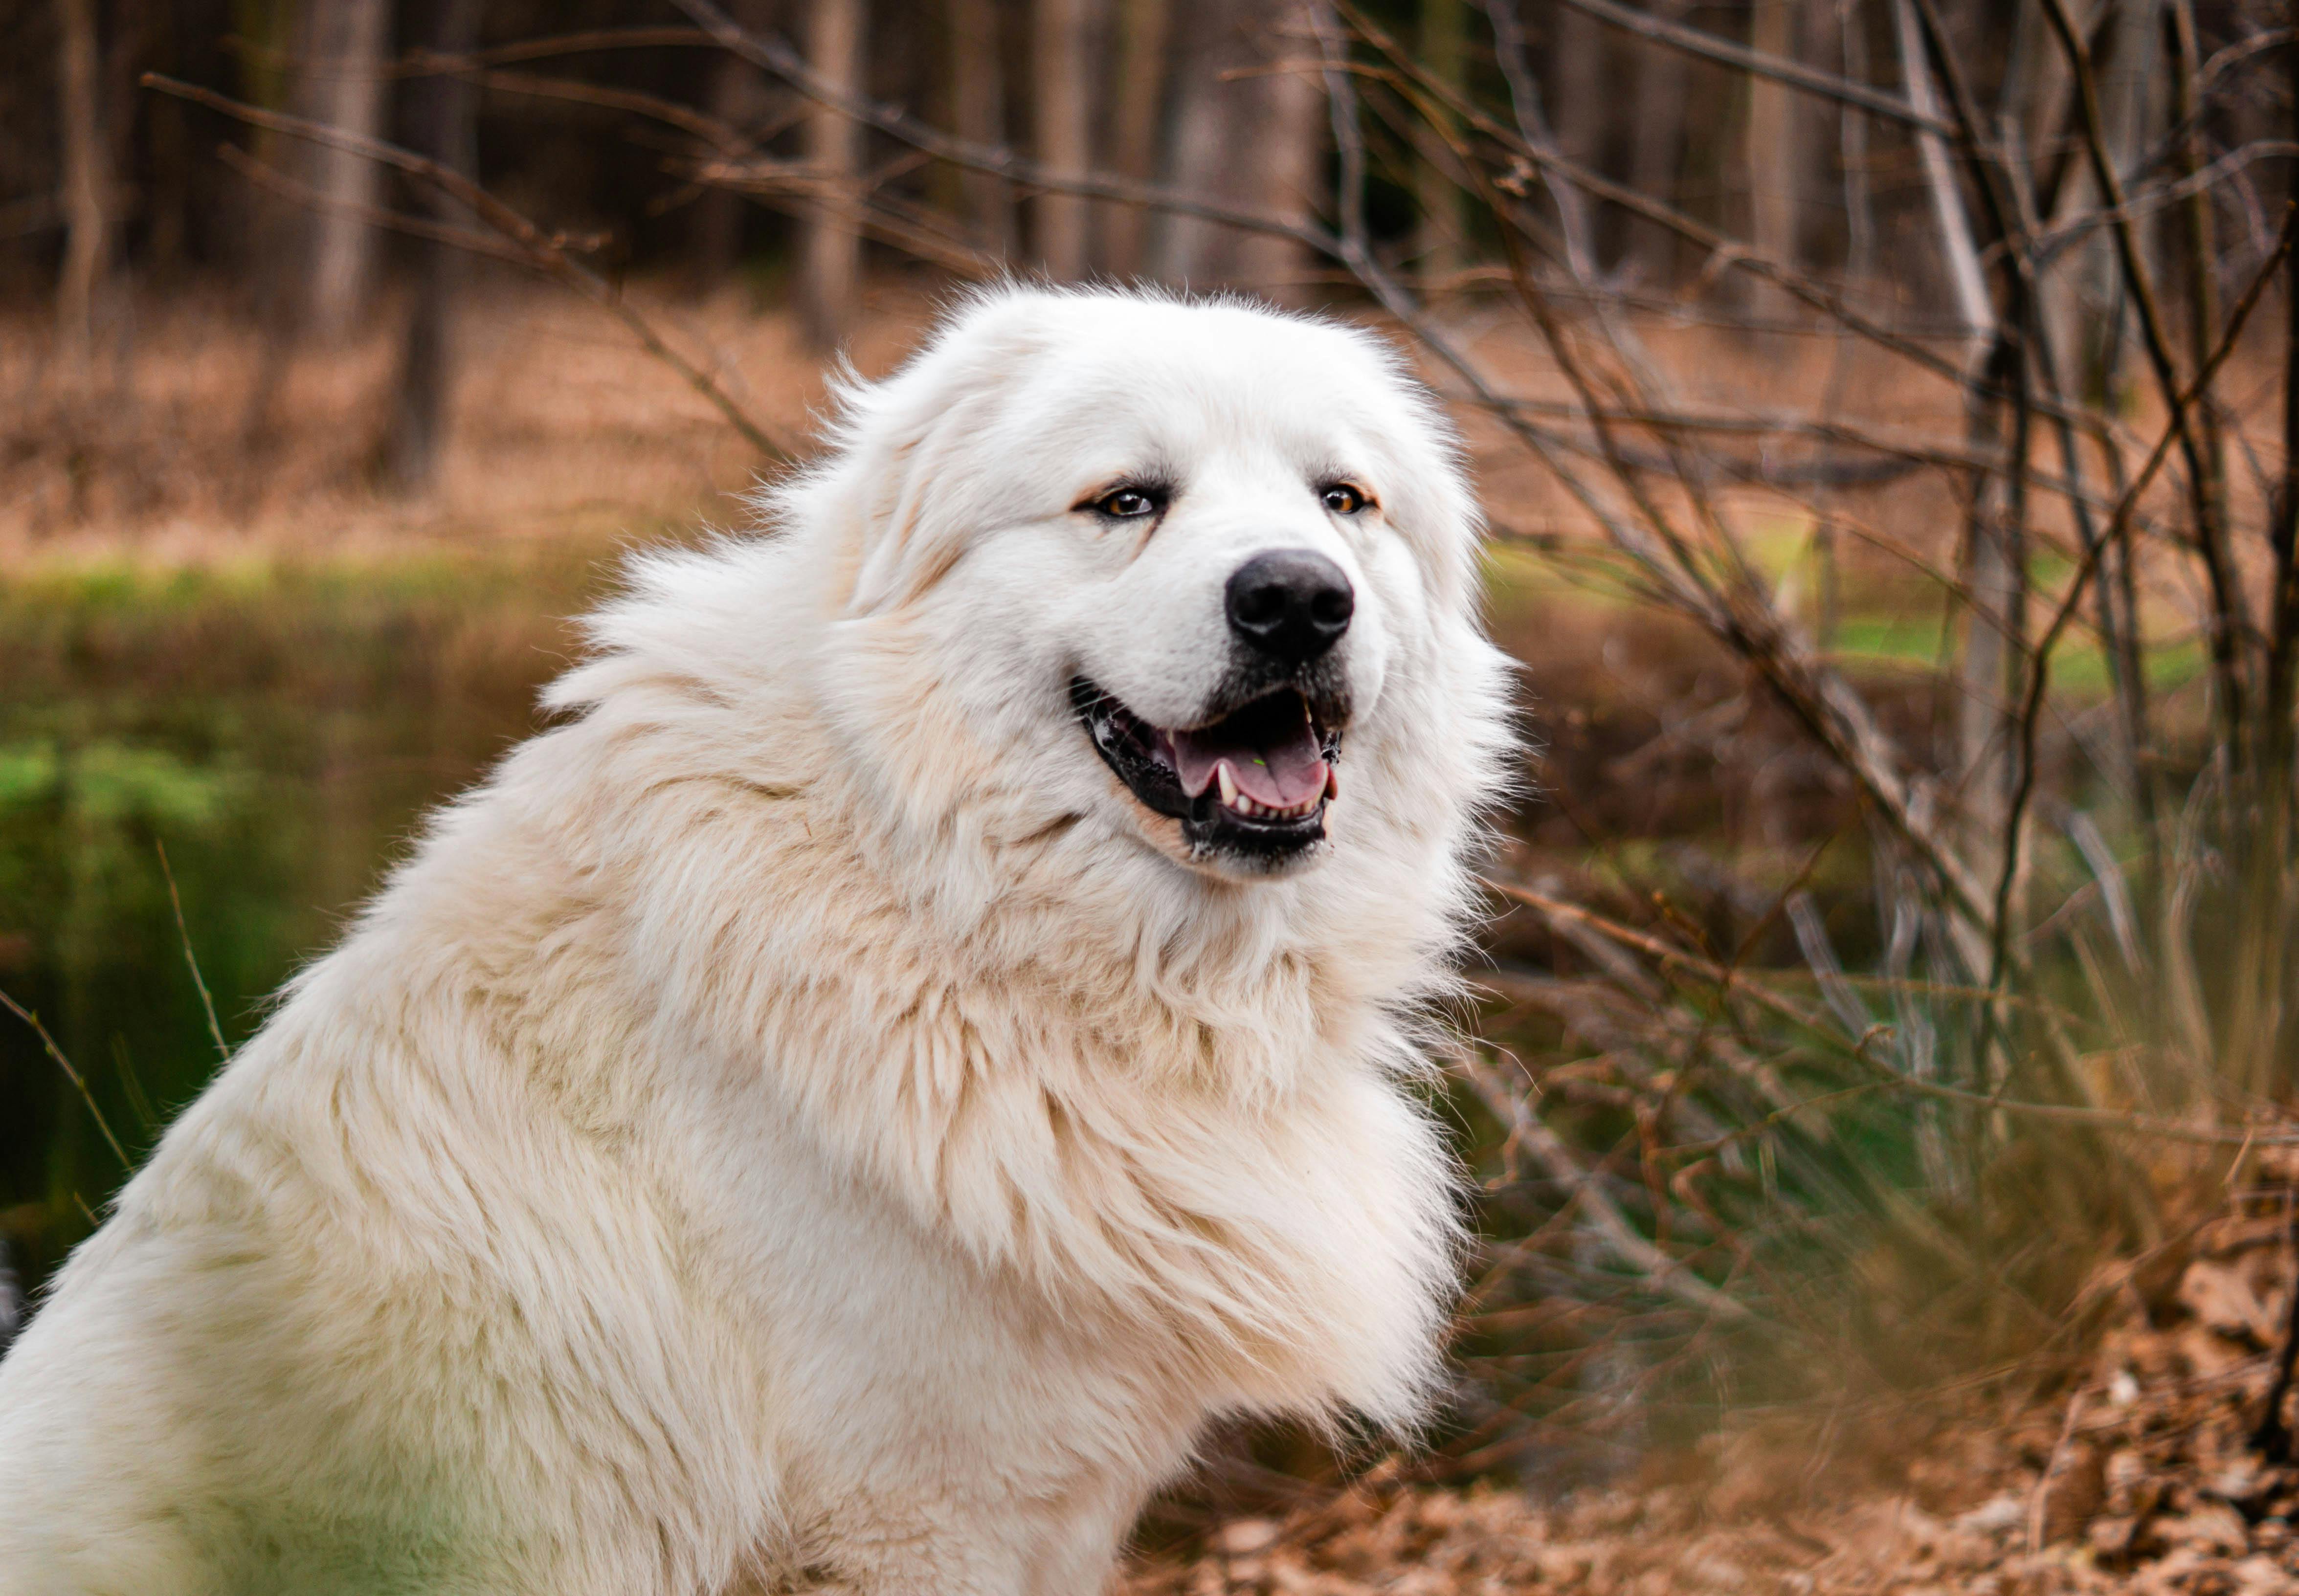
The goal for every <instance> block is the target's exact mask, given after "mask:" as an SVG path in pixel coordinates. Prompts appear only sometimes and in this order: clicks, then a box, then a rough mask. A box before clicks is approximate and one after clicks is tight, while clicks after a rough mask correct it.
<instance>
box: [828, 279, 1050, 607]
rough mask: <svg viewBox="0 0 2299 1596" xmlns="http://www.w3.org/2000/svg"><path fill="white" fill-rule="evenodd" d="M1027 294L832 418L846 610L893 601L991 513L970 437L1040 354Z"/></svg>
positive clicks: (987, 311) (852, 399)
mask: <svg viewBox="0 0 2299 1596" xmlns="http://www.w3.org/2000/svg"><path fill="white" fill-rule="evenodd" d="M1028 297H1029V296H1028V295H1027V294H1012V295H1008V296H1006V297H1002V298H1000V299H994V300H990V301H986V302H982V303H979V304H977V305H975V307H974V308H973V309H972V310H971V311H970V312H969V313H968V314H967V315H965V316H963V317H961V318H959V320H958V321H957V322H956V323H955V324H954V325H952V326H951V327H950V329H949V330H948V331H946V332H945V333H944V334H943V335H942V336H941V337H939V338H937V339H936V340H935V341H934V344H933V345H932V346H931V347H929V348H928V349H927V350H926V351H925V353H923V354H922V355H920V356H919V357H918V359H917V360H914V361H912V362H911V363H910V364H909V366H908V367H906V368H903V369H902V370H901V371H900V372H898V373H896V374H895V375H894V376H892V377H890V378H888V379H887V380H886V381H884V382H883V383H880V384H877V385H874V386H871V387H868V388H857V389H853V390H850V391H849V393H848V394H847V396H846V401H847V402H846V405H845V407H844V409H845V414H844V416H843V418H842V432H843V434H844V442H845V444H846V447H845V449H844V450H843V451H842V455H843V457H844V458H842V459H841V461H840V462H839V464H838V466H837V467H835V470H834V475H837V476H838V477H840V478H842V479H843V485H844V486H845V488H846V492H844V493H842V494H841V495H838V497H839V498H840V499H842V500H843V502H842V505H841V506H840V509H841V510H842V514H841V517H840V518H841V519H842V521H844V522H845V523H846V526H845V531H846V533H847V535H848V536H850V537H851V538H852V539H853V540H854V541H853V544H852V549H853V566H852V569H853V573H854V577H853V585H852V588H851V591H850V592H849V594H848V597H847V604H846V608H847V612H848V613H849V614H851V615H858V616H859V615H875V614H882V613H884V612H885V611H887V610H890V609H895V608H900V607H901V606H902V605H903V604H906V603H908V602H909V601H910V600H913V599H915V598H917V596H918V595H919V594H920V593H923V592H925V591H926V590H927V589H928V588H930V587H932V586H933V585H934V583H936V582H937V581H939V580H940V579H941V578H942V575H943V573H945V572H947V571H948V570H949V569H950V566H953V565H955V564H956V563H957V562H958V558H959V555H961V554H963V553H964V552H965V551H966V546H967V542H968V540H969V539H971V538H972V537H973V536H974V535H975V533H977V532H978V531H979V530H981V528H982V526H983V525H984V524H985V520H986V518H987V517H991V516H992V515H993V514H994V513H995V511H996V507H997V505H998V502H999V500H1000V497H1001V495H1000V488H1001V486H1002V485H1003V484H1000V482H998V481H996V480H994V479H992V478H989V477H985V475H984V461H983V451H982V439H983V437H984V434H986V433H987V432H988V431H990V429H991V428H992V426H993V425H994V421H995V418H996V417H997V414H998V412H999V410H1000V404H1001V401H1002V399H1003V397H1004V395H1005V394H1006V393H1008V390H1009V389H1010V387H1011V385H1013V383H1014V382H1015V381H1016V380H1017V378H1018V377H1020V376H1022V375H1023V373H1024V372H1025V370H1026V369H1027V368H1029V367H1030V366H1031V365H1032V364H1033V363H1034V361H1035V360H1036V359H1037V357H1038V356H1039V355H1040V354H1041V353H1042V351H1043V338H1042V334H1041V332H1040V329H1039V327H1036V326H1034V325H1033V322H1034V319H1035V318H1031V317H1029V316H1027V315H1026V314H1025V313H1024V312H1025V310H1026V306H1025V303H1023V302H1025V301H1026V300H1027V298H1028Z"/></svg>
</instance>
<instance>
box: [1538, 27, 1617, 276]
mask: <svg viewBox="0 0 2299 1596" xmlns="http://www.w3.org/2000/svg"><path fill="white" fill-rule="evenodd" d="M1554 12H1555V20H1554V21H1552V22H1551V24H1550V26H1551V27H1552V28H1554V29H1556V34H1555V43H1554V45H1553V46H1552V49H1551V54H1550V57H1549V64H1548V116H1549V121H1550V123H1551V125H1552V126H1554V127H1555V128H1556V147H1557V148H1558V149H1559V150H1560V151H1562V152H1563V153H1564V155H1565V156H1566V157H1567V158H1568V159H1570V160H1573V161H1579V162H1580V163H1581V165H1582V166H1585V167H1587V168H1589V170H1591V171H1603V170H1605V131H1606V123H1607V120H1608V119H1609V116H1610V113H1611V111H1612V107H1613V101H1614V95H1613V93H1612V86H1611V85H1610V84H1609V83H1607V82H1606V75H1605V27H1604V24H1603V23H1601V22H1599V21H1597V19H1596V18H1594V17H1592V16H1590V15H1589V13H1588V12H1583V11H1574V10H1572V9H1570V8H1569V7H1566V6H1562V5H1559V6H1556V7H1555V8H1554ZM1582 204H1583V206H1584V208H1585V211H1586V213H1587V215H1586V220H1587V225H1588V234H1589V260H1588V261H1587V262H1586V265H1587V266H1588V268H1589V269H1590V270H1593V271H1602V270H1603V269H1604V261H1605V259H1606V251H1605V247H1604V239H1605V233H1606V228H1605V227H1604V226H1603V216H1602V214H1601V213H1600V212H1599V211H1598V209H1597V207H1596V206H1595V205H1593V204H1589V203H1588V202H1586V201H1583V202H1582Z"/></svg>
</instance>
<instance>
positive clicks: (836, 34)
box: [798, 0, 864, 349]
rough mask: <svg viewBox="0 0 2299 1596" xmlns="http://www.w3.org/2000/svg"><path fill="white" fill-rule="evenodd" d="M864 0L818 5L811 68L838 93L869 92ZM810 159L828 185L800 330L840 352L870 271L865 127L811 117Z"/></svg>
mask: <svg viewBox="0 0 2299 1596" xmlns="http://www.w3.org/2000/svg"><path fill="white" fill-rule="evenodd" d="M812 4H813V9H812V10H811V11H810V12H809V14H808V16H807V29H806V54H807V61H808V63H809V65H811V66H812V67H813V68H814V70H816V71H817V72H818V73H820V74H821V75H822V77H823V78H824V79H825V80H826V81H827V82H828V83H829V84H830V85H831V86H832V87H835V88H837V89H840V90H842V91H843V92H845V93H848V94H857V93H859V92H860V91H861V88H862V61H863V56H862V7H863V4H864V0H812ZM806 154H807V161H808V163H809V165H810V166H811V167H812V168H813V177H814V180H815V181H816V182H817V183H818V184H819V185H820V186H821V188H820V191H819V193H818V197H817V198H816V200H815V203H814V204H813V206H812V207H811V208H810V209H809V211H808V212H807V217H806V229H805V236H804V240H803V243H802V244H801V254H800V266H799V282H798V289H799V292H798V310H799V322H800V325H801V327H803V328H804V329H805V333H806V336H807V339H808V341H809V343H812V344H813V345H814V346H815V347H816V348H817V349H834V348H836V347H837V345H838V343H839V340H841V339H842V338H843V337H845V336H846V335H847V334H848V333H849V332H850V331H851V330H852V327H853V325H854V310H855V302H856V300H857V297H858V294H859V277H860V276H861V269H862V235H861V232H860V230H859V228H858V227H856V226H855V213H856V211H857V209H858V207H859V204H860V202H861V196H860V194H859V193H857V192H856V190H857V187H858V186H859V183H860V181H861V174H862V128H861V126H860V124H859V123H858V122H856V121H855V120H853V119H852V118H851V117H848V116H846V115H844V114H842V112H836V111H833V110H831V109H830V108H829V107H828V106H826V105H819V104H818V105H816V106H815V107H813V108H812V109H811V110H810V111H809V112H808V113H807V119H806Z"/></svg>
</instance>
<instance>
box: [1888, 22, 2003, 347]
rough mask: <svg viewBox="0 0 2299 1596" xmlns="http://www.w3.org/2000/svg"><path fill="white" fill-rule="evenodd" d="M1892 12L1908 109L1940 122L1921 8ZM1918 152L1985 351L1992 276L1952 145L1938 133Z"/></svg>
mask: <svg viewBox="0 0 2299 1596" xmlns="http://www.w3.org/2000/svg"><path fill="white" fill-rule="evenodd" d="M1892 12H1893V21H1895V23H1896V24H1897V28H1898V33H1899V45H1900V79H1901V82H1902V84H1903V85H1904V87H1905V88H1906V90H1907V95H1908V103H1910V104H1911V105H1913V106H1914V107H1915V108H1916V109H1917V110H1918V111H1919V112H1922V113H1923V114H1924V115H1926V116H1928V117H1931V118H1933V119H1935V120H1938V119H1939V118H1940V116H1941V111H1940V103H1939V94H1938V90H1937V89H1935V88H1934V87H1933V86H1932V73H1931V67H1930V64H1929V63H1928V62H1926V61H1925V59H1924V35H1923V27H1922V24H1921V22H1919V21H1917V18H1916V8H1915V6H1914V5H1913V4H1911V0H1892ZM1916 149H1917V152H1918V153H1919V154H1920V155H1921V156H1922V158H1923V163H1924V181H1925V182H1926V184H1927V185H1928V186H1930V189H1931V196H1932V216H1933V218H1934V219H1935V220H1936V221H1937V222H1938V225H1939V237H1940V253H1941V254H1942V256H1943V257H1945V261H1946V269H1947V277H1948V286H1949V288H1950V290H1951V291H1952V293H1953V294H1954V296H1955V312H1956V315H1957V316H1958V317H1959V318H1962V320H1963V325H1964V326H1965V327H1966V328H1968V329H1969V330H1970V332H1971V336H1972V338H1973V340H1974V341H1975V343H1979V344H1983V345H1984V344H1985V343H1986V341H1987V339H1988V336H1989V335H1991V334H1992V333H1993V331H1994V330H1995V326H1996V311H1995V308H1994V306H1993V304H1992V303H1991V302H1990V301H1989V299H1988V274H1987V272H1986V271H1985V270H1984V269H1982V268H1981V266H1980V264H1979V249H1978V248H1977V247H1976V246H1975V245H1974V244H1973V243H1972V241H1971V218H1970V217H1969V216H1967V215H1966V214H1965V213H1964V209H1963V191H1962V190H1960V189H1959V188H1957V186H1956V182H1955V161H1954V160H1953V159H1952V158H1951V157H1950V155H1949V154H1948V149H1947V141H1946V139H1944V138H1942V137H1941V136H1939V135H1938V134H1937V133H1921V132H1920V133H1918V134H1917V135H1916Z"/></svg>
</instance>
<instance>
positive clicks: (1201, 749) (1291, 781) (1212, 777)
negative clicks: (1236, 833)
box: [1174, 721, 1325, 809]
mask: <svg viewBox="0 0 2299 1596" xmlns="http://www.w3.org/2000/svg"><path fill="white" fill-rule="evenodd" d="M1215 732H1216V728H1214V727H1208V728H1207V729H1206V730H1205V731H1203V732H1174V774H1176V775H1178V776H1180V777H1181V778H1182V790H1183V791H1184V792H1186V793H1188V794H1189V795H1190V796H1191V798H1195V797H1197V796H1198V795H1199V793H1201V792H1203V791H1204V790H1206V789H1207V788H1208V787H1210V786H1212V785H1214V783H1215V781H1216V772H1217V770H1218V768H1219V767H1220V766H1221V765H1228V766H1229V773H1230V779H1231V780H1232V781H1235V782H1236V783H1237V790H1239V791H1240V792H1241V793H1243V794H1245V796H1246V797H1248V798H1251V799H1252V800H1253V801H1254V802H1255V803H1257V804H1266V805H1268V806H1270V807H1272V808H1275V809H1291V808H1293V807H1294V806H1297V805H1300V804H1306V803H1307V802H1308V801H1309V800H1310V799H1311V798H1315V797H1316V796H1317V795H1318V794H1319V793H1321V792H1323V791H1324V790H1325V756H1324V750H1322V749H1321V748H1318V747H1317V737H1316V733H1315V732H1312V731H1310V730H1309V725H1308V723H1307V721H1304V722H1303V723H1302V724H1301V726H1300V729H1299V731H1297V732H1291V733H1290V734H1289V735H1287V736H1286V737H1285V738H1283V739H1282V740H1281V741H1279V742H1278V743H1276V744H1274V745H1273V746H1271V747H1268V748H1250V747H1248V746H1247V745H1245V744H1243V743H1238V742H1231V741H1227V740H1223V739H1221V738H1219V737H1217V736H1216V735H1215V734H1214V733H1215Z"/></svg>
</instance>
